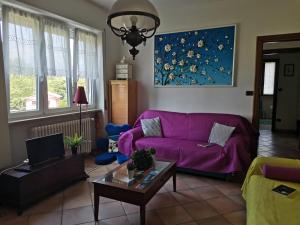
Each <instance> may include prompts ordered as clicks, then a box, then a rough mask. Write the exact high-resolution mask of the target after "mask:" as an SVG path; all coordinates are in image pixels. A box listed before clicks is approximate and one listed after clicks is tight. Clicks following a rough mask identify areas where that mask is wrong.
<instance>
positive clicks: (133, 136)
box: [118, 127, 144, 156]
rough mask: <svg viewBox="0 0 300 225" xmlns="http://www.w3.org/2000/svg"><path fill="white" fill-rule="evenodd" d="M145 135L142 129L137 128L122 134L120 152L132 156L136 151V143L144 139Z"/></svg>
mask: <svg viewBox="0 0 300 225" xmlns="http://www.w3.org/2000/svg"><path fill="white" fill-rule="evenodd" d="M143 135H144V133H143V130H142V128H141V127H135V128H133V129H131V130H129V131H126V132H124V133H123V134H121V136H120V137H119V140H118V148H119V151H120V152H121V153H123V154H125V155H127V156H130V155H131V153H132V152H133V151H134V149H135V141H136V140H138V139H139V138H141V137H143Z"/></svg>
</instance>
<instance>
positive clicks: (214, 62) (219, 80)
mask: <svg viewBox="0 0 300 225" xmlns="http://www.w3.org/2000/svg"><path fill="white" fill-rule="evenodd" d="M235 32H236V26H235V25H233V26H227V27H219V28H209V29H199V30H193V31H186V32H177V33H167V34H159V35H156V36H155V38H154V84H155V86H170V87H172V86H173V87H174V86H210V85H214V86H231V85H233V79H234V76H233V74H234V50H235V49H234V47H235Z"/></svg>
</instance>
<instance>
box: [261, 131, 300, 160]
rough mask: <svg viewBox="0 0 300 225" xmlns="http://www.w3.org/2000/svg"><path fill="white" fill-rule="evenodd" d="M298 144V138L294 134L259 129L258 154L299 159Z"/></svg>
mask: <svg viewBox="0 0 300 225" xmlns="http://www.w3.org/2000/svg"><path fill="white" fill-rule="evenodd" d="M298 145H299V138H298V136H297V135H295V134H290V133H272V132H271V130H260V137H259V147H258V155H261V156H277V157H285V158H293V159H299V158H300V150H299V147H298Z"/></svg>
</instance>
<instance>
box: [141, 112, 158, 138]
mask: <svg viewBox="0 0 300 225" xmlns="http://www.w3.org/2000/svg"><path fill="white" fill-rule="evenodd" d="M141 124H142V129H143V133H144V136H145V137H161V136H162V135H161V126H160V119H159V117H156V118H152V119H142V120H141Z"/></svg>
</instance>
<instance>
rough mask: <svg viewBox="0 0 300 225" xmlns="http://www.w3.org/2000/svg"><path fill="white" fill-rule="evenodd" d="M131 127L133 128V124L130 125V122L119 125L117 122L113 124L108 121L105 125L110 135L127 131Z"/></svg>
mask: <svg viewBox="0 0 300 225" xmlns="http://www.w3.org/2000/svg"><path fill="white" fill-rule="evenodd" d="M131 128H132V126H130V125H128V124H124V125H117V124H113V123H108V124H107V125H106V126H105V130H106V132H107V135H108V136H112V135H119V134H120V133H121V132H126V131H128V130H130V129H131Z"/></svg>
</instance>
